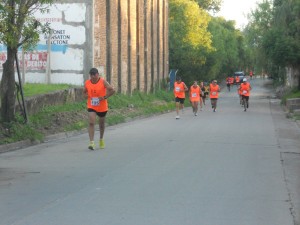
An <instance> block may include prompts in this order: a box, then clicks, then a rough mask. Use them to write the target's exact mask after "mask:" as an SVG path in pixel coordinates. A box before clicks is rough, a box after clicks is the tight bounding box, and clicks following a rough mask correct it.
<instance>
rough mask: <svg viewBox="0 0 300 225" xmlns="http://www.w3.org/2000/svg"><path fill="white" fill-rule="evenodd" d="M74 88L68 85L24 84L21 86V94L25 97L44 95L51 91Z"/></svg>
mask: <svg viewBox="0 0 300 225" xmlns="http://www.w3.org/2000/svg"><path fill="white" fill-rule="evenodd" d="M71 87H74V86H73V85H69V84H31V83H26V84H24V85H23V93H24V95H25V97H30V96H33V95H39V94H45V93H49V92H52V91H58V90H65V89H69V88H71Z"/></svg>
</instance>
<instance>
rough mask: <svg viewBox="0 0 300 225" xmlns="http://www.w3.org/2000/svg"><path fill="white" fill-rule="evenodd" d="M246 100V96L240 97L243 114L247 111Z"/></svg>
mask: <svg viewBox="0 0 300 225" xmlns="http://www.w3.org/2000/svg"><path fill="white" fill-rule="evenodd" d="M248 104H249V103H248V99H247V98H246V96H244V95H242V105H243V106H244V112H246V111H247V108H248V106H249V105H248Z"/></svg>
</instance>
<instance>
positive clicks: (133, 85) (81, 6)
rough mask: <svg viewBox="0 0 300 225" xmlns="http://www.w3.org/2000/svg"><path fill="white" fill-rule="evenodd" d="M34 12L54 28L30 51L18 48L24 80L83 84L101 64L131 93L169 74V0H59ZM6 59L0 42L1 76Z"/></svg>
mask: <svg viewBox="0 0 300 225" xmlns="http://www.w3.org/2000/svg"><path fill="white" fill-rule="evenodd" d="M35 17H36V18H37V20H39V21H40V22H41V23H43V22H49V23H50V27H51V29H52V34H51V35H41V36H40V42H39V43H38V45H37V46H36V48H35V49H34V50H33V51H31V52H27V53H26V54H25V57H24V56H22V52H21V51H20V52H19V53H18V55H19V61H20V62H21V66H20V67H21V70H22V71H23V73H22V81H23V82H27V83H68V84H75V85H81V86H82V85H83V84H84V81H85V80H86V79H89V75H88V71H89V69H90V68H91V67H96V68H98V69H99V71H100V73H103V74H104V76H105V78H106V79H107V81H108V82H110V83H111V84H112V85H113V86H114V87H115V89H116V90H117V91H118V92H121V93H128V94H130V93H132V91H134V90H140V91H144V92H149V91H153V90H155V88H156V87H157V86H158V85H159V83H160V82H161V80H162V79H164V78H166V77H167V75H168V74H169V67H168V60H169V59H168V57H169V54H168V51H169V49H168V1H167V0H60V1H55V3H54V4H52V5H51V6H50V7H49V9H48V10H47V11H46V12H45V13H39V12H37V13H36V14H35ZM5 60H6V47H5V46H3V45H1V44H0V79H1V75H2V73H1V70H2V66H1V64H2V63H4V62H5ZM16 77H17V75H16Z"/></svg>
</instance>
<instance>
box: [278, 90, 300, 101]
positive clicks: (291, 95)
mask: <svg viewBox="0 0 300 225" xmlns="http://www.w3.org/2000/svg"><path fill="white" fill-rule="evenodd" d="M290 98H300V91H299V89H297V88H294V89H292V90H290V91H289V92H287V93H286V94H285V95H284V96H283V97H282V99H281V103H282V104H285V103H286V100H287V99H290Z"/></svg>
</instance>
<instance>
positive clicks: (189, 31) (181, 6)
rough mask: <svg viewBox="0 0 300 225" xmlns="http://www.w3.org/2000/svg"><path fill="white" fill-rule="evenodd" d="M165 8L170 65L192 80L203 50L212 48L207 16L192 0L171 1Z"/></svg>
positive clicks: (202, 55)
mask: <svg viewBox="0 0 300 225" xmlns="http://www.w3.org/2000/svg"><path fill="white" fill-rule="evenodd" d="M169 8H170V14H169V38H170V41H169V43H170V44H169V46H170V47H169V52H170V67H171V68H176V69H179V74H180V75H181V76H182V77H183V78H184V79H185V80H186V81H187V82H188V81H192V80H193V79H195V75H197V70H196V69H197V68H198V67H199V65H201V64H203V63H204V62H205V57H204V54H203V52H206V51H212V50H213V48H212V46H211V34H210V33H209V32H208V31H207V26H208V23H209V21H210V18H211V17H210V15H209V14H208V13H207V12H206V11H205V10H203V9H202V8H200V7H199V5H198V4H197V3H196V2H195V1H192V0H171V1H170V7H169Z"/></svg>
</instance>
